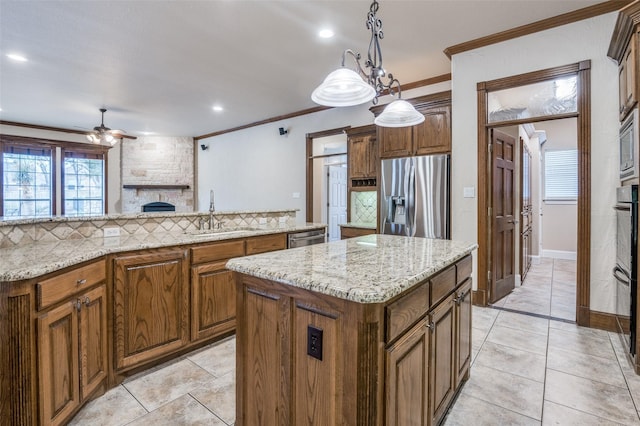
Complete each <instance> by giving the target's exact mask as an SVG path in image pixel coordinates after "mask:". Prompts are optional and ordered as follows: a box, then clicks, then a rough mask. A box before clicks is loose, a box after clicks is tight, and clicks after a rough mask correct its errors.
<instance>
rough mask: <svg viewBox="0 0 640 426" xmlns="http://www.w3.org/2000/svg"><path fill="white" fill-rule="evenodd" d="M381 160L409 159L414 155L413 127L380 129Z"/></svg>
mask: <svg viewBox="0 0 640 426" xmlns="http://www.w3.org/2000/svg"><path fill="white" fill-rule="evenodd" d="M378 144H379V146H380V158H381V159H382V158H396V157H409V156H411V155H413V152H414V151H413V128H412V127H378Z"/></svg>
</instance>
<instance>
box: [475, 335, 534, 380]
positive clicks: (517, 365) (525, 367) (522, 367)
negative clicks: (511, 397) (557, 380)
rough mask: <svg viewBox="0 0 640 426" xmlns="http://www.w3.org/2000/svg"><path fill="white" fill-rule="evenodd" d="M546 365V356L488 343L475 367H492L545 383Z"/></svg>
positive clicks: (481, 351) (479, 355)
mask: <svg viewBox="0 0 640 426" xmlns="http://www.w3.org/2000/svg"><path fill="white" fill-rule="evenodd" d="M545 364H546V358H545V356H544V355H538V354H534V353H532V352H528V351H523V350H521V349H514V348H511V347H509V346H503V345H498V344H495V343H491V342H486V343H485V344H484V345H483V346H482V349H481V350H480V353H479V354H478V358H477V359H476V361H475V364H474V365H482V366H484V367H490V368H493V369H495V370H500V371H504V372H505V373H511V374H515V375H516V376H520V377H525V378H527V379H531V380H535V381H536V382H540V383H543V382H544V375H545Z"/></svg>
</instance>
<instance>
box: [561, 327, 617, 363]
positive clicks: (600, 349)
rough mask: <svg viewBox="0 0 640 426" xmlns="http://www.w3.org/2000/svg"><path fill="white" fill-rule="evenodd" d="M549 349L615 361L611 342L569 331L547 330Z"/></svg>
mask: <svg viewBox="0 0 640 426" xmlns="http://www.w3.org/2000/svg"><path fill="white" fill-rule="evenodd" d="M549 347H554V348H558V349H562V350H566V351H573V352H578V353H583V354H589V355H595V356H599V357H603V358H610V359H616V354H615V352H614V351H613V346H612V345H611V341H610V340H609V339H608V338H606V339H602V338H599V337H591V336H587V335H586V334H583V335H580V334H578V333H574V332H571V331H564V330H559V329H557V328H549Z"/></svg>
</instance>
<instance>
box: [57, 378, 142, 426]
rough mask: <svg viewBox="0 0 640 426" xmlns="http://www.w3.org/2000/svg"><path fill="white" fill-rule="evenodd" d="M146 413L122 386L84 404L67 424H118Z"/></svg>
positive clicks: (109, 425)
mask: <svg viewBox="0 0 640 426" xmlns="http://www.w3.org/2000/svg"><path fill="white" fill-rule="evenodd" d="M145 414H147V410H145V409H144V407H143V406H142V405H140V403H139V402H138V401H136V399H135V398H134V397H133V396H132V395H131V394H130V393H129V392H127V390H126V389H125V388H124V387H123V386H118V387H115V388H113V389H111V390H109V391H108V392H106V393H105V394H104V395H102V396H101V397H100V398H98V399H95V400H93V401H91V402H89V403H88V404H87V405H85V406H84V407H83V408H82V410H80V412H79V413H78V414H76V415H75V417H74V418H73V419H72V420H71V421H70V422H69V426H76V425H77V426H81V425H91V426H120V425H124V424H127V423H129V422H130V421H132V420H135V419H137V418H139V417H142V416H144V415H145Z"/></svg>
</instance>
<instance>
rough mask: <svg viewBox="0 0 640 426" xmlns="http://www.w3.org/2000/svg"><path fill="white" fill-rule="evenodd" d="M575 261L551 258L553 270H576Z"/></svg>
mask: <svg viewBox="0 0 640 426" xmlns="http://www.w3.org/2000/svg"><path fill="white" fill-rule="evenodd" d="M576 265H577V262H576V261H575V260H566V259H554V260H553V272H554V273H555V272H556V271H568V272H573V273H575V272H576Z"/></svg>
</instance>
